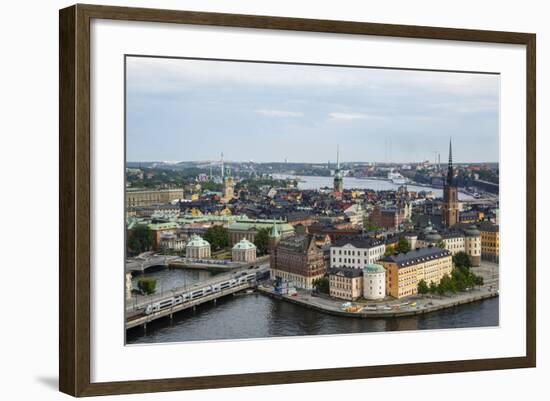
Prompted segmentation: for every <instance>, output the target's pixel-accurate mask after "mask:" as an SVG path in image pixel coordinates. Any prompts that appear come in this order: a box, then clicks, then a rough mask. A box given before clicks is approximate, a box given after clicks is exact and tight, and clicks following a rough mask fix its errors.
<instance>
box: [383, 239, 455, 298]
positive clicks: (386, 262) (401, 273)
mask: <svg viewBox="0 0 550 401" xmlns="http://www.w3.org/2000/svg"><path fill="white" fill-rule="evenodd" d="M379 263H380V264H381V265H382V266H383V267H384V268H385V269H386V293H387V294H388V295H391V296H392V297H394V298H403V297H407V296H411V295H415V294H417V293H418V283H419V282H420V280H424V281H425V282H426V283H427V284H428V285H430V283H431V282H434V283H436V284H439V282H440V280H441V278H442V277H443V276H444V275H445V274H448V275H450V274H451V272H452V270H453V259H452V254H451V252H450V251H448V250H446V249H441V248H437V247H429V248H419V249H415V250H412V251H409V252H406V253H398V254H393V255H389V256H386V257H384V258H382V259H380V261H379Z"/></svg>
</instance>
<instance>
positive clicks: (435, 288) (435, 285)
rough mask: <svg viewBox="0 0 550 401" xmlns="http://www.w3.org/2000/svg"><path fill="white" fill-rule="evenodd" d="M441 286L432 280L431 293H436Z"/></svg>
mask: <svg viewBox="0 0 550 401" xmlns="http://www.w3.org/2000/svg"><path fill="white" fill-rule="evenodd" d="M438 289H439V286H438V285H437V284H436V283H435V281H430V294H435V293H436V292H438Z"/></svg>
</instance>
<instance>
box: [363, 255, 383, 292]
mask: <svg viewBox="0 0 550 401" xmlns="http://www.w3.org/2000/svg"><path fill="white" fill-rule="evenodd" d="M385 297H386V269H384V266H382V265H378V264H374V263H371V264H368V265H367V266H365V267H364V268H363V298H365V299H369V300H378V299H384V298H385Z"/></svg>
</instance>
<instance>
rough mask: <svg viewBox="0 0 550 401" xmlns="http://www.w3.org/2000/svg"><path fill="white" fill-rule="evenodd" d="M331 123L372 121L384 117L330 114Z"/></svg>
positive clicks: (361, 114)
mask: <svg viewBox="0 0 550 401" xmlns="http://www.w3.org/2000/svg"><path fill="white" fill-rule="evenodd" d="M328 116H329V117H330V118H329V120H330V121H354V120H372V119H382V118H384V117H380V116H373V115H369V114H363V113H339V112H334V113H329V114H328Z"/></svg>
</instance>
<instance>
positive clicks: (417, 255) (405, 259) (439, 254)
mask: <svg viewBox="0 0 550 401" xmlns="http://www.w3.org/2000/svg"><path fill="white" fill-rule="evenodd" d="M446 256H451V252H450V251H448V250H446V249H441V248H438V247H435V246H434V247H428V248H418V249H415V250H412V251H409V252H406V253H398V254H393V255H389V256H386V257H384V258H383V259H381V261H382V262H390V263H395V264H397V266H398V267H407V266H412V265H416V264H418V263H422V262H425V261H427V260H432V259H439V258H443V257H446Z"/></svg>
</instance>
